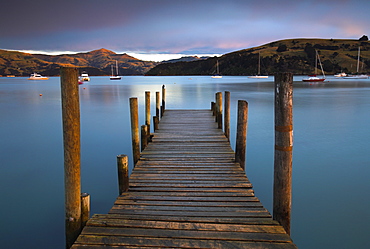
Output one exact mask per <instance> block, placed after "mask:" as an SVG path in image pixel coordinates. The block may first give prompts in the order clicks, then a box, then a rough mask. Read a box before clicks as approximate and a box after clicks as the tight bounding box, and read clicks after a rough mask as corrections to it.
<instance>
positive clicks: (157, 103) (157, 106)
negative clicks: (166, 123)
mask: <svg viewBox="0 0 370 249" xmlns="http://www.w3.org/2000/svg"><path fill="white" fill-rule="evenodd" d="M160 99H161V96H160V92H155V116H156V117H158V118H159V111H160V108H161V103H160Z"/></svg>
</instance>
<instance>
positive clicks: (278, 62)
mask: <svg viewBox="0 0 370 249" xmlns="http://www.w3.org/2000/svg"><path fill="white" fill-rule="evenodd" d="M359 47H361V63H360V71H361V72H370V42H369V41H367V40H361V39H360V40H345V39H286V40H280V41H274V42H271V43H268V44H264V45H261V46H258V47H253V48H249V49H243V50H239V51H236V52H232V53H228V54H225V55H223V56H221V57H219V58H217V57H212V58H208V59H206V60H197V61H191V62H176V63H162V64H159V65H157V66H156V67H154V68H152V69H151V70H149V71H148V72H147V75H211V74H213V73H215V71H216V61H217V60H218V61H219V68H220V72H221V73H222V74H223V75H255V74H257V64H258V54H260V56H261V73H262V74H270V75H272V74H274V73H276V72H292V73H294V74H302V75H304V74H313V73H314V71H315V50H317V51H318V53H319V55H320V59H321V62H322V64H323V68H324V71H325V73H326V74H335V73H338V72H341V71H343V72H346V73H355V72H356V68H357V53H358V48H359ZM318 67H319V66H318ZM318 72H321V70H320V68H318Z"/></svg>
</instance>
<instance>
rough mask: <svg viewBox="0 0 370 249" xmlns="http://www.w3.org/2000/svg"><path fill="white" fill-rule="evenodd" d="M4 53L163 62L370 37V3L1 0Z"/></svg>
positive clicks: (334, 0) (0, 29) (0, 40)
mask: <svg viewBox="0 0 370 249" xmlns="http://www.w3.org/2000/svg"><path fill="white" fill-rule="evenodd" d="M1 3H2V4H1V5H2V7H1V9H0V49H6V50H17V51H27V52H31V53H48V54H62V53H76V52H88V51H92V50H96V49H100V48H105V49H109V50H112V51H113V52H116V53H119V54H121V53H128V54H129V55H132V56H134V57H136V58H138V59H142V60H153V61H161V60H164V59H172V58H179V57H181V56H189V55H198V56H203V55H208V56H210V55H211V56H212V55H222V54H226V53H230V52H234V51H237V50H241V49H246V48H250V47H255V46H259V45H263V44H266V43H269V42H272V41H276V40H282V39H289V38H324V39H330V38H333V39H359V38H360V37H361V36H362V35H368V36H369V35H370V32H369V31H370V26H369V24H370V12H369V10H370V1H368V0H357V1H356V0H279V1H275V0H63V1H52V0H34V1H29V0H2V1H1Z"/></svg>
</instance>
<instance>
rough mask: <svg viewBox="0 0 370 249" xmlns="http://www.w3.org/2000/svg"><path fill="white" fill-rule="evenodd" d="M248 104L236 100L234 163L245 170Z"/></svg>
mask: <svg viewBox="0 0 370 249" xmlns="http://www.w3.org/2000/svg"><path fill="white" fill-rule="evenodd" d="M247 129H248V102H247V101H245V100H238V123H237V128H236V145H235V162H236V163H239V165H240V167H241V168H242V169H243V170H245V157H246V155H245V153H246V148H247Z"/></svg>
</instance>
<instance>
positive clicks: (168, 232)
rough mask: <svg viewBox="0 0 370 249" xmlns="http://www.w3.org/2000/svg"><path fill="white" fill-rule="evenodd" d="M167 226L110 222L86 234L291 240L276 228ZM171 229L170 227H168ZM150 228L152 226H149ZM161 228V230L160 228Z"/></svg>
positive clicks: (89, 228) (267, 240) (91, 228)
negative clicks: (119, 224)
mask: <svg viewBox="0 0 370 249" xmlns="http://www.w3.org/2000/svg"><path fill="white" fill-rule="evenodd" d="M102 225H104V224H102ZM166 225H167V226H159V225H158V222H153V224H150V225H149V226H154V227H156V229H145V228H142V227H133V226H131V224H126V225H125V226H128V227H115V224H112V223H110V224H109V226H110V227H104V226H103V227H102V226H89V227H88V228H87V229H85V230H84V232H83V234H84V235H90V234H94V235H98V236H106V235H110V236H122V237H132V236H137V237H153V238H171V239H173V238H182V239H204V240H210V239H211V240H217V239H220V238H223V237H224V238H227V239H228V240H238V241H265V242H291V239H290V237H289V236H288V235H287V234H286V233H284V231H283V232H281V233H277V232H275V230H272V232H271V235H270V234H268V232H270V231H267V232H255V231H254V230H253V229H250V230H251V231H250V232H235V231H232V232H229V231H222V232H218V231H217V230H216V231H209V230H202V229H199V227H200V226H199V227H196V225H199V224H193V226H192V227H194V228H193V229H196V230H189V229H188V228H187V227H186V226H185V225H184V224H181V225H182V226H181V227H182V228H180V229H182V230H180V229H176V228H173V226H169V225H170V224H166ZM171 225H172V224H171ZM169 227H170V228H171V229H168V228H169ZM270 227H271V226H270ZM149 228H150V227H149ZM158 228H160V230H159V229H158Z"/></svg>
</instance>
